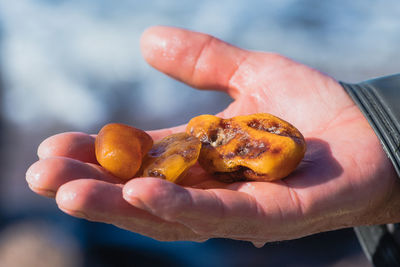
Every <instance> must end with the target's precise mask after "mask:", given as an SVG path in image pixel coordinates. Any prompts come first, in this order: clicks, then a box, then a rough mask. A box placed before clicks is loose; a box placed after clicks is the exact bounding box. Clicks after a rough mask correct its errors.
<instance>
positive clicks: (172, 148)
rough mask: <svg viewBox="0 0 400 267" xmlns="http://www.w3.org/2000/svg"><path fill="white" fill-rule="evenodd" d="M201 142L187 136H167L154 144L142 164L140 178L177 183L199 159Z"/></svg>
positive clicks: (185, 134)
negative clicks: (149, 177)
mask: <svg viewBox="0 0 400 267" xmlns="http://www.w3.org/2000/svg"><path fill="white" fill-rule="evenodd" d="M200 148H201V142H200V141H199V140H198V139H197V138H195V137H193V136H191V135H189V134H187V133H177V134H172V135H169V136H167V137H165V138H163V139H162V140H160V141H159V142H156V143H155V144H154V146H153V147H152V149H150V151H149V152H148V153H147V155H146V157H145V159H144V162H143V167H142V169H143V173H142V175H141V176H151V177H159V178H162V179H166V180H168V181H170V182H173V183H177V182H179V180H180V179H181V178H183V177H184V175H185V173H186V171H187V170H188V169H189V168H190V167H191V166H193V165H194V164H195V163H196V162H197V159H198V157H199V154H200Z"/></svg>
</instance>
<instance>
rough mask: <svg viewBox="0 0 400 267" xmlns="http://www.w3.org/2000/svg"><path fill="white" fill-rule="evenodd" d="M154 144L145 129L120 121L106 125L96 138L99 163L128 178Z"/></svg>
mask: <svg viewBox="0 0 400 267" xmlns="http://www.w3.org/2000/svg"><path fill="white" fill-rule="evenodd" d="M152 145H153V139H152V138H151V137H150V136H149V135H148V134H147V133H146V132H144V131H142V130H140V129H137V128H134V127H131V126H128V125H125V124H120V123H110V124H107V125H105V126H104V127H103V128H102V129H101V130H100V132H99V133H98V135H97V137H96V140H95V152H96V158H97V161H98V162H99V164H100V165H101V166H102V167H103V168H105V169H106V170H107V171H109V172H111V173H112V174H113V175H115V176H117V177H119V178H121V179H124V180H128V179H131V178H133V177H134V176H135V174H136V173H137V172H138V170H139V169H140V166H141V164H142V158H143V156H144V155H145V154H146V153H147V151H149V150H150V148H151V147H152Z"/></svg>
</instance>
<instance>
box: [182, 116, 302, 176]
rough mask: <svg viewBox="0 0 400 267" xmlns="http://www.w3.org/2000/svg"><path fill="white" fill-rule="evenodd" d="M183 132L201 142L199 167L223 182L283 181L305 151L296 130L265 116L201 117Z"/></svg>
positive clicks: (300, 136) (300, 135)
mask: <svg viewBox="0 0 400 267" xmlns="http://www.w3.org/2000/svg"><path fill="white" fill-rule="evenodd" d="M186 131H187V133H189V134H191V135H193V136H195V137H197V138H198V139H199V140H200V141H201V142H202V149H201V152H200V156H199V163H200V165H201V166H202V167H203V168H204V169H205V170H206V171H208V172H210V173H214V174H216V175H217V177H219V179H220V180H222V181H226V182H232V181H238V180H259V181H273V180H277V179H281V178H284V177H286V176H288V175H289V174H290V173H291V172H292V171H293V170H294V169H295V168H296V167H297V165H298V164H299V163H300V161H301V160H302V158H303V157H304V153H305V151H306V143H305V140H304V137H303V135H302V134H301V133H300V131H299V130H297V129H296V128H295V127H294V126H292V125H291V124H290V123H288V122H286V121H284V120H282V119H280V118H278V117H275V116H273V115H270V114H266V113H259V114H252V115H247V116H237V117H233V118H230V119H221V118H218V117H216V116H212V115H201V116H198V117H195V118H193V119H192V120H191V121H190V122H189V124H188V125H187V128H186Z"/></svg>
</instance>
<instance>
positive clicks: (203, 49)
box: [190, 35, 215, 80]
mask: <svg viewBox="0 0 400 267" xmlns="http://www.w3.org/2000/svg"><path fill="white" fill-rule="evenodd" d="M214 40H215V38H214V37H212V36H209V35H208V36H207V40H206V41H205V42H203V46H202V47H201V48H200V51H199V53H198V54H197V56H196V57H195V58H194V62H195V63H194V64H193V68H192V72H191V75H190V77H192V80H196V79H195V77H196V74H197V73H198V70H199V64H200V61H201V59H202V58H203V56H204V54H205V52H206V51H208V50H209V48H210V46H211V44H212V43H213V42H214Z"/></svg>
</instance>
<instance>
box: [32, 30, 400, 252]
mask: <svg viewBox="0 0 400 267" xmlns="http://www.w3.org/2000/svg"><path fill="white" fill-rule="evenodd" d="M142 50H143V54H144V56H145V58H146V60H147V61H148V62H149V63H150V64H151V65H153V66H154V67H155V68H157V69H159V70H161V71H162V72H164V73H166V74H168V75H170V76H172V77H174V78H176V79H178V80H181V81H183V82H185V83H187V84H189V85H191V86H193V87H196V88H200V89H216V90H222V91H225V92H227V93H228V94H230V95H231V96H232V97H233V98H234V102H233V103H232V104H231V105H230V106H229V107H228V108H227V109H226V110H224V111H223V112H221V113H220V114H219V116H222V117H232V116H235V115H243V114H251V113H259V112H266V113H271V114H273V115H276V116H278V117H281V118H283V119H285V120H287V121H289V122H290V123H292V124H293V125H295V126H296V127H297V128H298V129H299V130H300V131H301V132H302V133H303V135H304V137H305V139H306V142H307V152H306V155H305V158H304V159H303V161H302V162H301V164H300V166H299V167H298V168H297V170H296V171H295V172H294V173H292V174H291V175H290V176H289V177H287V178H285V179H283V180H280V181H276V182H250V181H249V182H236V183H232V184H224V183H221V182H217V181H216V180H215V179H214V178H213V177H212V175H210V174H207V173H206V172H204V170H202V169H201V167H200V166H198V165H196V166H194V167H193V168H192V169H191V170H190V172H189V173H188V175H187V176H186V178H185V180H184V181H183V182H182V184H181V185H175V184H172V183H170V182H167V181H165V180H161V179H157V178H136V179H133V180H131V181H129V182H128V183H126V184H122V183H121V181H119V180H118V179H117V178H115V177H113V176H112V175H110V174H109V173H107V172H106V171H104V170H103V169H102V168H101V167H100V166H98V165H97V164H96V159H95V157H94V137H93V136H91V135H88V134H83V133H63V134H59V135H56V136H53V137H50V138H48V139H47V140H45V141H44V142H43V143H42V144H41V145H40V147H39V150H38V154H39V157H40V159H41V160H40V161H38V162H36V163H35V164H33V165H32V166H31V168H30V169H29V170H28V172H27V180H28V183H29V185H30V187H31V188H32V190H33V191H35V192H36V193H38V194H41V195H46V196H50V197H56V201H57V204H58V205H59V207H60V209H62V210H63V211H64V212H66V213H68V214H70V215H72V216H77V217H82V218H86V219H88V220H93V221H99V222H106V223H111V224H114V225H116V226H118V227H121V228H124V229H127V230H130V231H134V232H138V233H140V234H143V235H146V236H150V237H153V238H155V239H158V240H195V241H203V240H207V239H209V238H212V237H226V238H232V239H240V240H248V241H251V242H253V243H254V244H255V245H257V246H259V245H262V244H263V243H265V242H268V241H275V240H285V239H293V238H297V237H301V236H304V235H309V234H312V233H316V232H321V231H328V230H333V229H337V228H342V227H348V226H356V225H361V224H371V223H387V222H391V221H393V220H398V216H397V215H396V216H397V218H394V217H396V216H394V215H393V214H394V213H395V211H396V210H398V207H399V205H398V204H397V203H399V202H398V201H397V199H396V198H395V197H394V196H395V195H396V192H397V191H398V190H399V185H398V184H397V181H396V179H395V178H394V177H395V174H394V171H393V168H392V167H391V165H390V162H389V161H388V159H387V158H386V156H385V154H384V152H383V150H382V147H381V145H380V143H379V141H378V139H377V137H376V135H375V134H374V132H373V130H372V129H371V127H370V126H369V124H368V122H367V121H366V119H365V118H364V116H363V115H362V114H361V113H360V111H359V109H358V108H357V107H356V106H355V105H354V103H353V102H352V100H351V99H350V98H349V97H348V96H347V94H346V93H345V92H344V91H343V89H342V87H341V86H340V85H339V84H338V83H337V82H336V81H335V80H334V79H332V78H330V77H328V76H326V75H324V74H322V73H320V72H318V71H316V70H313V69H311V68H309V67H306V66H304V65H301V64H299V63H296V62H294V61H292V60H290V59H287V58H284V57H282V56H280V55H276V54H271V53H260V52H249V51H245V50H241V49H239V48H236V47H232V46H230V45H228V44H226V43H223V42H221V41H219V40H217V39H215V38H212V37H210V36H207V35H204V34H200V33H194V32H190V31H185V30H181V29H176V28H168V27H154V28H151V29H150V30H148V31H147V32H146V33H145V34H144V36H143V38H142ZM183 129H184V126H180V127H176V128H171V129H164V130H158V131H153V132H150V134H151V135H152V136H153V138H155V139H159V138H161V137H163V136H165V135H167V134H170V133H173V132H177V131H183ZM388 203H391V205H388ZM393 203H395V205H394V204H393ZM396 214H397V213H396Z"/></svg>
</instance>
